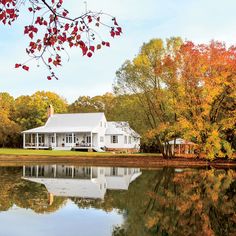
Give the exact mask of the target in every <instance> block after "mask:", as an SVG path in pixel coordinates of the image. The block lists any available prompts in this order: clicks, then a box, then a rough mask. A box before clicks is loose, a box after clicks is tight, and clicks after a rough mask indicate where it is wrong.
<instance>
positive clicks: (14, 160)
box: [0, 155, 236, 168]
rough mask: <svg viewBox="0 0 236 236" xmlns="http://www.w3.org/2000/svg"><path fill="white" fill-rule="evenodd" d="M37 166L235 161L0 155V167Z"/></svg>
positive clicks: (220, 164)
mask: <svg viewBox="0 0 236 236" xmlns="http://www.w3.org/2000/svg"><path fill="white" fill-rule="evenodd" d="M37 164H40V165H42V164H65V165H91V166H119V167H147V168H158V167H160V168H161V167H165V166H167V167H181V168H186V167H215V168H236V161H235V160H219V159H218V160H214V161H207V160H204V159H189V158H181V157H176V158H173V159H164V158H163V157H157V156H137V157H135V156H114V155H113V156H92V157H91V156H63V157H62V156H43V155H40V156H37V155H35V156H27V155H21V156H19V155H0V166H20V165H37Z"/></svg>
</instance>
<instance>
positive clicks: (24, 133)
mask: <svg viewBox="0 0 236 236" xmlns="http://www.w3.org/2000/svg"><path fill="white" fill-rule="evenodd" d="M23 148H25V133H23Z"/></svg>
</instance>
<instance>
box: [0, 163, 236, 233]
mask: <svg viewBox="0 0 236 236" xmlns="http://www.w3.org/2000/svg"><path fill="white" fill-rule="evenodd" d="M93 168H95V169H94V170H99V171H98V172H97V173H105V172H102V171H101V167H98V168H100V169H96V167H93ZM123 169H124V168H123ZM113 170H114V168H113ZM127 170H128V169H127ZM127 170H126V172H127ZM22 173H23V168H21V167H1V168H0V176H1V177H0V211H7V210H8V209H9V208H11V207H12V206H13V205H14V204H15V205H17V206H19V207H22V208H29V209H32V210H33V211H35V212H37V213H46V212H54V211H57V210H58V209H59V208H60V207H62V206H63V204H65V202H66V200H67V199H70V200H72V201H73V202H74V203H75V204H77V205H78V207H79V208H90V207H92V208H97V209H103V210H104V211H107V212H108V211H111V210H113V209H118V210H119V211H120V213H122V214H123V216H124V224H123V225H122V226H117V227H115V228H114V229H113V235H116V236H117V235H128V236H139V235H140V236H142V235H144V236H146V235H147V236H148V235H222V236H223V235H224V236H225V235H235V234H236V215H235V212H236V179H235V171H234V170H219V169H206V170H205V169H174V168H162V169H158V170H142V174H141V175H139V177H138V178H136V179H135V180H134V181H131V182H130V183H129V184H128V186H127V189H120V190H119V188H115V187H113V188H109V187H107V188H106V192H105V195H104V198H100V199H99V198H86V199H85V198H82V197H79V196H54V197H53V201H52V202H50V201H49V198H48V196H49V193H48V191H47V188H46V187H45V186H44V185H42V184H40V183H37V182H32V181H26V180H24V179H22ZM94 173H95V172H94ZM110 173H115V172H114V171H113V172H110ZM117 173H118V172H117ZM119 173H120V172H119ZM122 173H125V171H123V172H122ZM127 173H128V172H127ZM89 174H90V173H89ZM104 175H105V174H104ZM41 177H42V176H41ZM60 178H63V177H62V176H60ZM78 178H80V177H78ZM84 179H88V178H87V177H86V175H85V176H84ZM104 181H106V180H104Z"/></svg>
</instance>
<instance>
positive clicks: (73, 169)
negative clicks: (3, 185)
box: [71, 166, 75, 179]
mask: <svg viewBox="0 0 236 236" xmlns="http://www.w3.org/2000/svg"><path fill="white" fill-rule="evenodd" d="M71 169H72V170H71V177H72V179H73V178H74V173H75V167H74V166H72V167H71Z"/></svg>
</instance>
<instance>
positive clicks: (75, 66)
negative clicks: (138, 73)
mask: <svg viewBox="0 0 236 236" xmlns="http://www.w3.org/2000/svg"><path fill="white" fill-rule="evenodd" d="M65 2H66V4H67V7H68V9H69V10H70V9H73V13H75V14H76V12H78V14H80V13H81V12H82V10H81V9H82V8H83V0H66V1H65ZM87 4H88V8H89V9H91V10H103V11H104V12H108V13H111V14H112V15H115V16H116V17H117V19H118V20H119V23H120V24H121V26H122V27H123V31H124V34H123V35H122V37H121V38H116V39H114V40H113V39H112V40H111V48H106V49H104V50H102V51H100V52H99V53H97V54H96V55H95V56H94V57H93V58H90V59H89V58H85V57H82V56H81V52H80V50H76V49H75V50H72V51H70V55H71V59H70V61H69V62H64V65H63V67H61V68H60V69H59V70H57V74H58V75H59V77H60V80H59V81H56V80H54V81H48V80H47V79H46V76H47V70H46V69H45V68H44V67H43V66H41V67H40V68H38V67H37V66H36V64H35V63H32V64H31V68H30V72H25V71H22V70H15V69H14V64H15V63H16V62H22V61H25V60H26V59H27V55H26V54H25V53H24V52H25V51H24V48H25V46H26V45H27V40H28V39H27V38H26V37H24V35H23V28H22V26H23V25H24V24H28V23H29V21H27V18H25V14H24V15H23V16H21V18H20V19H19V20H18V22H17V24H15V26H14V27H13V29H9V28H8V27H3V26H2V25H0V35H1V36H0V50H1V51H0V52H1V53H0V91H6V92H9V93H10V94H12V95H13V96H14V97H17V96H19V95H25V94H32V93H34V92H35V91H38V90H50V91H53V92H56V93H58V94H60V95H61V96H63V97H65V98H66V99H67V100H68V101H69V102H72V101H74V100H75V99H76V98H78V97H79V96H81V95H89V96H94V95H99V94H103V93H105V92H109V91H112V83H113V81H114V78H115V71H116V70H117V69H118V68H119V67H120V66H121V65H122V63H123V62H124V61H125V60H126V59H132V58H133V57H134V56H135V54H137V53H138V51H139V48H140V46H141V45H142V43H143V42H148V41H149V40H150V39H152V38H162V39H165V38H167V37H171V36H181V37H182V38H183V39H188V40H192V41H194V42H196V43H207V42H209V41H210V40H212V39H215V40H221V41H225V42H226V43H227V44H228V45H230V44H236V14H235V9H236V0H224V1H223V0H112V1H111V0H99V1H98V0H87Z"/></svg>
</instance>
